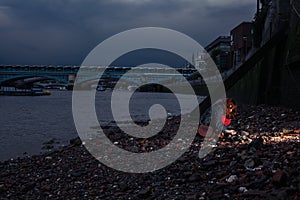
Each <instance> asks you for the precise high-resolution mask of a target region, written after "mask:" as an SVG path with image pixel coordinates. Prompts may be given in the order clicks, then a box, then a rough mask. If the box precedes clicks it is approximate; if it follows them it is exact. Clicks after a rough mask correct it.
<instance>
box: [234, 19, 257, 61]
mask: <svg viewBox="0 0 300 200" xmlns="http://www.w3.org/2000/svg"><path fill="white" fill-rule="evenodd" d="M252 29H253V24H252V22H242V23H241V24H240V25H238V26H237V27H235V28H234V29H233V30H231V32H230V36H231V61H232V64H231V65H232V66H236V65H238V64H240V63H241V62H243V61H244V60H245V59H246V56H247V54H248V52H249V51H250V50H251V48H252Z"/></svg>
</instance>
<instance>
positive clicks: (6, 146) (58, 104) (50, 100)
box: [0, 91, 188, 160]
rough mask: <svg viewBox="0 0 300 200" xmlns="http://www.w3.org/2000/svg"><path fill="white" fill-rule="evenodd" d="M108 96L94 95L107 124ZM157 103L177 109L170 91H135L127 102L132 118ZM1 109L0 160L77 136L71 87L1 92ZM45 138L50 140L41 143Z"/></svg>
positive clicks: (140, 117)
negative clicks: (35, 94) (42, 92)
mask: <svg viewBox="0 0 300 200" xmlns="http://www.w3.org/2000/svg"><path fill="white" fill-rule="evenodd" d="M110 96H111V92H110V91H105V92H98V93H97V95H96V110H97V115H98V120H99V121H100V123H108V124H109V123H110V122H111V121H112V117H111V114H110V103H109V102H110ZM187 98H188V97H187ZM120 103H122V101H121V100H120ZM157 103H160V104H162V105H166V107H167V111H168V112H170V113H172V114H174V115H175V114H176V115H177V114H178V113H180V110H179V108H178V106H176V105H178V104H177V100H176V99H174V96H173V95H172V94H159V93H142V94H141V93H140V94H139V93H137V94H135V95H134V98H133V100H132V102H131V104H130V109H131V110H130V111H131V115H132V117H133V119H134V120H141V121H145V120H147V119H148V111H149V110H147V109H148V108H149V106H151V105H153V104H157ZM183 109H185V108H183ZM0 110H1V117H0V143H1V151H0V160H5V159H10V158H15V157H17V156H22V155H23V154H24V153H25V152H26V153H28V154H38V153H40V152H42V147H45V146H54V147H59V146H62V145H65V144H67V143H68V142H69V140H70V139H71V138H74V137H76V136H77V133H76V129H75V125H74V122H73V117H72V92H71V91H52V94H51V95H50V96H39V97H31V96H22V97H13V96H0ZM51 140H52V141H51ZM45 142H49V144H48V145H46V144H43V143H45Z"/></svg>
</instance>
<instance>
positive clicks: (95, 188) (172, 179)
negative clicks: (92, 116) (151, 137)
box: [0, 105, 300, 199]
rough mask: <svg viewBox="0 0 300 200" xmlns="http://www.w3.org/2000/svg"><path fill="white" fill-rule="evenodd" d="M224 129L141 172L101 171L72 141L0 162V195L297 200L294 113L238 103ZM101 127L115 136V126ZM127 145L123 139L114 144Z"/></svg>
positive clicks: (299, 140)
mask: <svg viewBox="0 0 300 200" xmlns="http://www.w3.org/2000/svg"><path fill="white" fill-rule="evenodd" d="M178 121H179V119H176V118H174V119H172V120H171V122H170V123H171V124H172V123H173V124H174V126H176V124H178ZM174 126H173V127H174ZM230 129H231V130H232V131H231V132H230V133H227V134H225V135H222V136H220V138H219V141H218V142H217V145H216V147H215V148H214V150H213V152H211V153H210V154H209V155H208V156H207V157H205V158H204V159H200V158H198V151H199V149H200V145H201V142H202V141H203V138H201V136H199V135H197V136H196V138H195V140H194V142H193V145H192V146H191V148H190V150H189V151H188V152H186V153H185V154H184V155H183V156H182V157H181V158H179V159H178V160H177V161H176V162H175V163H173V164H171V165H169V166H168V167H166V168H164V169H161V170H158V171H155V172H152V173H147V174H128V173H124V172H119V171H116V170H113V169H111V168H108V167H106V166H105V165H102V164H101V163H99V162H98V161H97V160H96V159H95V158H93V157H92V156H91V155H90V154H89V153H88V151H87V150H86V149H85V148H84V147H83V146H82V145H81V144H80V141H79V140H73V141H72V144H70V145H69V146H67V147H65V148H63V149H61V150H59V151H55V152H52V153H49V154H45V155H39V156H31V157H26V158H19V159H11V160H8V161H5V162H2V163H0V199H146V198H149V199H299V198H300V192H299V191H300V145H299V144H300V114H299V113H298V112H296V111H293V110H290V109H285V108H278V107H270V106H266V105H260V106H240V107H239V112H238V116H237V118H236V120H234V121H233V123H232V125H231V127H230ZM168 131H169V130H168V128H166V129H164V130H163V131H162V132H166V134H165V135H164V137H163V139H161V140H155V141H156V142H157V141H160V142H161V145H162V146H163V145H165V143H166V141H165V140H167V139H168V137H172V136H173V135H172V134H168ZM108 132H110V133H112V136H111V137H112V138H111V139H112V140H114V139H115V140H116V139H118V138H120V137H119V136H118V131H117V130H114V129H109V128H108ZM114 137H115V138H114ZM169 139H170V138H169ZM127 143H128V141H127ZM127 143H126V140H125V139H124V138H123V139H122V142H121V144H122V145H121V146H128V144H127ZM130 145H131V146H132V144H130ZM134 146H135V148H136V149H137V151H138V149H142V150H143V151H147V150H148V147H149V146H150V145H149V142H148V141H147V140H136V141H134ZM133 151H135V150H133ZM149 151H150V150H149Z"/></svg>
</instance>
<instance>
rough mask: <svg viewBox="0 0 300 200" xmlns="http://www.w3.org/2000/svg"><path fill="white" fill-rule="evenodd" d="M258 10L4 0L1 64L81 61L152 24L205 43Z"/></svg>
mask: <svg viewBox="0 0 300 200" xmlns="http://www.w3.org/2000/svg"><path fill="white" fill-rule="evenodd" d="M255 11H256V1H255V0H226V1H225V0H201V1H196V0H101V1H99V0H51V1H47V0H26V1H21V0H1V1H0V44H1V48H0V65H8V64H12V65H35V64H36V65H80V64H81V62H82V61H83V59H84V58H85V56H86V55H87V54H88V53H89V52H90V51H91V50H92V49H93V48H94V47H95V46H96V45H98V44H99V43H100V42H102V41H103V40H105V39H107V38H108V37H110V36H112V35H114V34H117V33H119V32H122V31H125V30H128V29H132V28H138V27H149V26H151V27H164V28H170V29H174V30H176V31H180V32H182V33H184V34H186V35H188V36H190V37H192V38H193V39H195V40H196V41H198V42H199V43H200V44H201V45H202V46H203V47H205V46H206V45H208V44H209V43H210V42H212V41H213V40H214V39H216V38H217V37H218V36H221V35H229V32H230V30H231V29H232V28H234V27H235V26H237V25H238V24H240V23H241V22H242V21H252V19H253V17H254V15H255ZM191 56H192V55H191ZM140 59H143V58H140ZM122 62H123V64H124V65H130V64H132V63H131V61H130V59H128V60H126V59H124V60H123V61H122ZM139 62H140V61H139ZM139 62H137V63H139Z"/></svg>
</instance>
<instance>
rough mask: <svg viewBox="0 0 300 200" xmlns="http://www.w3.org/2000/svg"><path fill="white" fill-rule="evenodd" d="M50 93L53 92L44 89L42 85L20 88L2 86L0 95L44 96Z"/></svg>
mask: <svg viewBox="0 0 300 200" xmlns="http://www.w3.org/2000/svg"><path fill="white" fill-rule="evenodd" d="M50 94H51V92H50V91H49V90H44V89H43V88H40V87H32V88H26V89H20V88H16V87H7V86H5V87H4V86H2V87H1V89H0V95H3V96H44V95H50Z"/></svg>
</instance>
